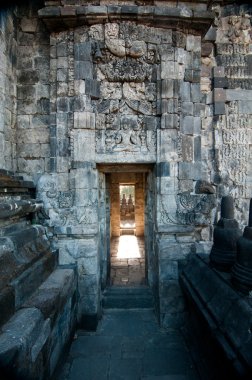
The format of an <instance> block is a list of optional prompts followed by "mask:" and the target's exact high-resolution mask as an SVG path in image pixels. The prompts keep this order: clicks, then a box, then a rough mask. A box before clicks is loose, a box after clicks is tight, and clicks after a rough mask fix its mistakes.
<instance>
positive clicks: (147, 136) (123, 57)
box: [89, 22, 159, 161]
mask: <svg viewBox="0 0 252 380" xmlns="http://www.w3.org/2000/svg"><path fill="white" fill-rule="evenodd" d="M89 38H90V43H91V44H92V46H94V44H96V46H98V47H97V49H98V50H99V52H100V53H99V59H98V60H96V59H95V57H93V59H94V62H96V64H95V73H94V77H96V78H97V81H98V82H99V83H100V98H99V99H97V100H95V101H93V106H94V109H95V110H96V126H95V129H96V132H95V140H96V154H97V155H98V157H99V158H98V161H99V160H103V158H104V157H105V156H104V155H106V154H109V155H110V157H112V161H113V158H115V160H116V157H117V156H121V159H122V160H123V161H125V160H127V159H126V156H127V155H128V157H129V155H133V157H136V156H142V157H145V158H147V155H151V157H149V156H148V157H149V159H151V160H153V159H154V157H155V152H156V135H155V128H149V125H147V123H146V122H145V116H146V115H149V116H153V117H154V115H156V108H157V104H156V101H157V85H156V77H155V75H154V76H153V65H156V64H158V63H159V53H158V46H157V44H156V43H153V42H152V43H149V42H148V41H149V31H148V27H143V26H142V25H137V24H135V23H134V22H121V23H120V24H119V23H113V22H112V23H107V24H105V25H93V26H92V27H90V31H89ZM152 124H153V125H154V124H155V123H152ZM111 154H112V156H111ZM143 154H144V156H143ZM101 155H103V156H101Z"/></svg>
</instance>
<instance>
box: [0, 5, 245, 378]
mask: <svg viewBox="0 0 252 380" xmlns="http://www.w3.org/2000/svg"><path fill="white" fill-rule="evenodd" d="M80 3H81V4H80ZM105 3H106V4H105ZM107 3H108V2H101V4H100V3H99V2H98V3H97V4H95V5H94V3H92V2H91V3H90V4H88V5H85V4H84V2H80V1H79V2H78V4H75V2H74V1H70V0H69V1H64V2H59V1H48V2H46V4H45V8H44V9H41V10H38V9H37V7H38V6H39V5H37V3H36V2H34V4H32V5H31V4H30V5H29V6H28V4H27V8H26V7H25V6H24V7H17V19H15V20H14V16H13V14H12V11H11V10H9V11H8V12H7V13H6V15H5V16H3V17H1V21H0V26H1V32H2V34H1V40H0V53H1V54H0V57H1V58H0V106H1V107H0V169H8V170H13V171H14V172H16V171H17V172H18V174H19V175H22V176H24V178H25V179H33V180H34V181H35V182H36V183H37V184H38V192H37V194H38V197H39V199H41V200H43V202H44V204H45V209H46V211H47V213H48V215H49V217H50V219H48V220H46V221H45V224H46V225H47V226H48V228H49V234H51V235H50V237H51V240H52V242H53V244H54V245H55V248H59V262H60V264H62V265H64V266H65V265H73V264H75V265H76V267H77V269H76V270H77V275H78V280H79V284H80V288H79V289H78V291H79V295H80V299H79V300H80V301H79V309H78V319H79V321H80V322H81V321H84V320H86V321H88V320H89V321H90V320H91V319H92V318H93V317H94V319H96V318H97V315H98V314H99V312H100V310H99V307H100V306H99V305H100V284H101V281H100V277H101V276H100V260H98V257H99V258H100V256H101V262H102V265H103V268H104V262H106V260H107V256H106V257H105V251H106V249H105V243H104V242H105V240H106V244H107V245H106V246H109V238H108V236H110V231H109V224H110V216H109V212H108V210H106V209H109V204H108V199H110V197H113V196H114V195H111V194H109V192H108V189H107V187H106V185H105V179H103V182H102V181H101V179H100V177H101V173H100V170H101V171H102V170H103V169H101V167H102V165H104V164H107V165H111V164H116V165H117V164H118V165H123V168H124V169H125V167H126V169H127V166H125V165H128V164H135V165H136V164H139V166H138V167H137V169H135V170H136V171H137V170H139V171H141V170H142V169H141V168H142V166H140V165H143V163H145V164H147V165H149V166H148V167H145V168H144V171H145V170H146V171H148V173H149V174H148V175H146V178H147V180H146V181H147V182H146V185H144V186H145V188H144V191H145V194H146V198H147V199H148V202H147V203H146V210H145V211H146V215H147V214H148V218H147V221H146V230H145V235H146V236H147V238H146V252H147V255H149V256H148V260H149V264H150V266H149V273H148V276H149V282H150V283H151V286H152V288H153V290H155V289H160V291H161V292H160V294H159V295H157V293H155V294H156V301H157V300H158V299H159V301H160V304H159V308H160V310H161V315H160V320H161V323H163V325H165V326H172V325H173V326H174V325H175V324H178V323H182V320H183V313H184V306H183V302H182V300H181V295H180V294H178V289H177V288H176V284H177V283H178V273H179V265H180V264H181V263H180V260H185V259H186V258H187V255H189V254H190V253H191V252H195V251H196V250H197V251H199V250H203V251H205V252H209V250H210V245H211V232H210V231H211V229H212V225H213V222H214V219H215V217H216V212H217V208H213V209H211V210H212V213H211V215H210V214H209V215H207V217H205V213H204V212H205V211H204V207H203V206H204V205H203V201H202V202H201V200H200V199H201V198H199V197H195V183H196V181H198V180H199V181H200V180H205V181H207V182H208V183H211V184H212V183H214V186H215V187H216V193H215V194H214V195H213V197H215V198H216V200H217V201H219V197H220V195H221V194H222V193H223V192H225V193H229V192H232V194H233V195H234V196H235V198H236V200H237V203H236V210H235V212H236V213H237V219H238V220H239V222H241V223H243V224H244V218H245V216H244V214H245V213H244V210H246V207H247V199H248V198H249V197H250V195H251V194H250V193H251V189H252V185H251V183H252V181H251V168H250V166H251V164H250V156H249V146H250V144H251V117H250V116H251V113H252V110H251V101H250V100H251V88H252V86H251V83H252V82H251V81H252V80H251V48H250V45H251V36H250V34H249V29H248V27H247V21H248V19H249V17H250V16H249V14H248V15H247V16H246V17H245V16H244V12H243V11H242V9H243V8H242V7H241V9H240V10H239V5H237V6H236V7H232V6H228V7H224V6H223V8H222V9H221V12H220V13H218V14H216V15H215V16H216V18H218V19H216V21H215V22H214V21H213V20H214V15H213V14H212V13H210V12H209V11H207V6H206V2H205V1H202V2H197V3H196V2H187V3H186V4H184V3H182V2H181V3H179V4H177V3H176V4H175V2H174V3H173V2H163V3H162V6H161V5H160V4H161V3H160V4H159V3H156V4H154V5H152V6H148V5H142V6H141V5H139V4H137V3H136V2H135V1H133V2H130V3H127V4H123V5H120V4H118V5H109V4H107ZM99 4H100V5H99ZM173 5H174V6H173ZM234 14H236V16H237V17H238V18H236V19H235V20H238V21H237V22H236V23H234V22H233V23H232V22H231V19H229V17H230V16H232V15H234ZM38 15H39V17H38ZM232 20H233V19H232ZM43 21H45V23H46V26H47V28H46V27H45V25H44V24H43ZM233 21H234V20H233ZM15 23H16V26H15V25H14V24H15ZM217 25H218V26H217ZM209 28H210V29H209ZM15 29H16V31H15ZM207 30H208V32H207ZM206 32H207V34H206ZM205 34H206V37H205V39H204V35H205ZM125 121H126V122H125ZM99 164H100V165H101V166H99ZM155 165H156V166H157V173H156V174H157V178H155V179H153V177H155V176H154V166H155ZM109 167H110V166H109ZM118 167H119V166H116V168H117V170H119V169H118ZM110 168H111V167H110ZM147 168H148V170H147ZM48 173H51V174H48ZM103 175H104V174H103ZM141 175H143V173H142V174H141ZM106 176H107V177H108V175H107V174H106ZM104 177H105V175H104ZM126 182H127V180H126ZM4 184H5V185H6V182H2V183H1V184H0V185H1V186H2V189H8V188H9V187H8V186H7V187H6V186H5V187H4ZM13 188H19V187H15V186H14V185H13ZM4 191H5V190H3V192H2V193H1V194H3V193H4ZM106 191H107V192H106ZM18 196H19V195H18ZM111 199H112V198H111ZM205 203H206V205H207V206H206V208H207V207H209V203H210V201H206V202H205ZM117 207H119V206H117ZM141 207H143V202H142V203H141ZM197 210H200V211H197ZM195 226H197V228H196V227H195ZM141 228H142V230H143V229H144V226H143V225H141ZM159 229H161V230H162V231H163V232H162V233H166V234H167V236H166V238H167V242H166V243H167V244H166V245H165V247H166V248H167V249H166V248H163V247H161V248H160V250H159V239H160V236H159V235H158V230H159ZM185 230H186V231H188V230H190V233H189V234H188V236H187V235H186V234H185V235H183V234H182V232H183V231H185ZM192 230H194V231H195V236H197V241H193V239H192V236H191V235H190V234H191V231H192ZM174 231H176V233H175V232H174ZM25 234H26V235H27V236H28V235H29V234H30V235H32V233H30V232H29V233H28V231H26V232H25ZM30 235H29V236H30ZM175 235H176V236H175ZM189 235H190V236H189ZM1 236H2V235H1ZM13 236H16V233H14V234H13ZM39 236H40V235H39ZM16 238H17V237H16ZM20 239H21V238H20V235H19V237H18V238H17V241H18V242H19V246H20V252H21V254H23V255H28V254H29V250H30V252H31V253H33V254H35V253H34V252H35V248H36V244H38V241H37V238H36V239H35V242H36V243H35V242H34V244H33V243H31V242H27V241H26V240H25V239H24V243H23V248H22V247H21V244H20ZM39 239H40V237H39ZM169 239H170V240H171V241H173V243H171V241H170V242H169V243H168V240H169ZM190 239H191V240H190ZM150 247H151V248H150ZM153 247H154V251H153V250H152V248H153ZM21 248H22V249H21ZM169 251H170V252H172V253H173V255H170V253H169ZM159 254H160V255H159ZM42 256H43V259H42V258H41V259H40V260H39V263H36V265H35V262H34V266H32V267H29V268H28V267H26V268H23V269H22V273H19V274H18V276H17V277H16V278H15V279H13V284H14V285H15V287H14V288H13V289H14V290H13V289H12V288H11V289H10V288H9V287H6V289H5V290H4V292H3V295H2V301H1V302H2V303H1V305H9V306H8V307H9V309H10V311H11V313H12V311H13V309H14V307H15V305H14V295H16V298H17V300H18V304H19V305H22V303H23V302H28V298H29V297H30V295H31V293H30V290H29V286H28V285H29V282H30V283H34V284H35V283H36V281H37V278H36V273H37V274H38V275H39V276H37V277H39V278H41V281H42V280H45V278H44V277H43V276H47V275H49V272H48V271H47V270H44V269H45V268H44V267H48V268H49V269H50V268H51V269H52V266H53V263H52V262H50V260H49V259H48V256H47V255H46V254H43V255H42ZM10 257H11V254H10ZM25 257H26V256H25ZM43 260H44V261H43ZM35 261H37V260H35ZM31 268H33V269H34V270H35V269H36V271H35V272H34V273H33V272H32V269H31ZM49 269H48V270H49ZM51 269H50V270H51ZM42 272H43V273H44V274H43V273H42ZM103 276H104V273H103ZM63 277H64V276H63ZM70 277H71V276H70ZM67 278H68V277H67ZM105 280H106V279H105ZM15 281H16V282H15ZM69 281H70V282H71V281H72V279H71V278H70V279H69ZM63 282H64V281H63ZM103 282H104V278H103ZM71 283H72V282H71ZM24 284H26V285H24ZM40 285H41V284H38V283H36V287H39V286H40ZM170 285H171V289H172V290H169V289H170V288H169V286H170ZM64 286H66V288H67V285H64ZM24 288H25V289H24ZM73 288H76V285H75V283H74V285H73ZM173 291H174V292H173ZM15 292H16V293H15ZM155 292H156V290H155ZM42 293H43V291H41V294H42ZM63 294H64V291H63ZM40 297H41V299H42V301H43V298H44V293H43V294H42V295H41V296H40V295H38V299H40ZM69 297H70V298H71V297H74V295H73V294H71V296H69ZM158 297H159V298H158ZM176 297H177V299H178V305H177V307H178V310H179V315H178V316H177V319H176V312H175V311H176V310H175V309H176V308H175V306H176V302H175V300H176ZM70 298H69V300H70ZM159 301H157V302H159ZM34 302H35V301H34ZM50 302H51V303H50ZM53 302H55V304H57V305H58V302H59V303H61V298H60V297H59V296H58V295H57V292H56V293H55V292H54V291H52V297H51V299H50V300H48V305H47V303H46V302H45V305H44V306H43V307H44V308H45V309H46V308H47V307H48V310H51V309H52V304H53ZM62 302H63V301H62ZM69 302H70V301H67V300H65V303H64V302H63V303H64V307H63V308H62V309H61V311H62V314H61V312H60V313H59V314H58V315H55V316H54V317H53V318H55V319H54V320H55V321H56V320H57V321H58V322H57V323H59V324H60V323H62V325H64V326H65V327H66V331H68V327H67V326H69V324H70V325H71V323H72V322H71V318H72V317H71V315H72V312H71V306H70V305H69ZM9 314H10V313H7V314H5V316H4V317H3V321H5V322H6V319H7V318H9V316H10V315H9ZM48 315H50V313H49V312H48ZM61 316H62V318H63V321H62V319H61ZM63 316H64V317H63ZM43 326H44V327H42V328H41V336H40V338H39V339H38V344H37V345H35V346H34V348H32V349H31V352H32V356H33V358H34V360H35V361H41V355H42V354H41V353H40V351H41V350H42V351H43V348H42V347H43V346H44V345H46V343H45V341H46V339H47V338H46V336H47V334H48V325H47V324H45V325H43ZM58 335H59V332H57V327H55V330H54V332H53V336H54V338H55V339H54V344H53V347H51V351H50V354H51V359H50V368H51V370H52V369H53V368H54V367H55V363H56V361H57V358H58V357H59V355H60V351H61V347H62V343H63V341H64V339H65V338H66V337H65V336H64V338H62V340H60V339H61V338H59V336H58ZM56 336H57V339H56ZM58 340H59V342H58ZM56 341H57V342H56ZM38 368H39V366H38ZM113 368H114V367H113ZM134 368H135V369H136V372H137V371H138V369H137V368H138V367H137V365H136V366H135V367H134ZM75 370H76V371H77V369H75ZM114 371H115V373H116V368H114Z"/></svg>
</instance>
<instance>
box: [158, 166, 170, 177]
mask: <svg viewBox="0 0 252 380" xmlns="http://www.w3.org/2000/svg"><path fill="white" fill-rule="evenodd" d="M169 176H170V164H169V162H159V163H157V164H156V177H169Z"/></svg>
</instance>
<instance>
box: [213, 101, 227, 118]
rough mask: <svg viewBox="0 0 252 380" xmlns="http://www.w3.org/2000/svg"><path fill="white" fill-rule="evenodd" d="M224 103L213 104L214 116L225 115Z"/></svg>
mask: <svg viewBox="0 0 252 380" xmlns="http://www.w3.org/2000/svg"><path fill="white" fill-rule="evenodd" d="M225 113H226V109H225V103H224V102H216V103H214V114H215V115H225Z"/></svg>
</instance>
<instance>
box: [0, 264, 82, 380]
mask: <svg viewBox="0 0 252 380" xmlns="http://www.w3.org/2000/svg"><path fill="white" fill-rule="evenodd" d="M76 283H77V278H76V272H75V270H74V269H71V268H66V269H65V268H60V267H59V268H57V269H55V270H54V271H53V272H52V273H51V274H50V276H49V277H48V278H47V279H46V280H45V281H43V282H42V284H41V285H40V286H39V287H38V288H37V290H36V291H35V292H34V293H33V294H32V295H31V297H30V298H29V299H27V301H26V302H25V303H24V304H22V307H21V308H20V309H19V310H17V311H16V312H15V313H14V314H13V315H12V316H11V318H10V319H9V320H8V321H7V322H6V323H5V324H4V325H3V326H2V327H1V333H0V373H1V375H3V377H1V375H0V378H1V379H2V378H3V379H4V380H7V379H42V378H43V379H48V378H51V376H52V374H53V372H54V370H55V368H56V365H57V363H58V360H59V357H60V354H61V352H62V351H63V349H64V347H65V346H66V344H67V343H68V342H69V340H70V338H71V336H72V335H73V331H74V326H75V312H73V310H75V309H76V306H75V302H76V285H77V284H76ZM42 358H43V359H44V360H45V363H47V365H46V369H45V367H43V360H42Z"/></svg>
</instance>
